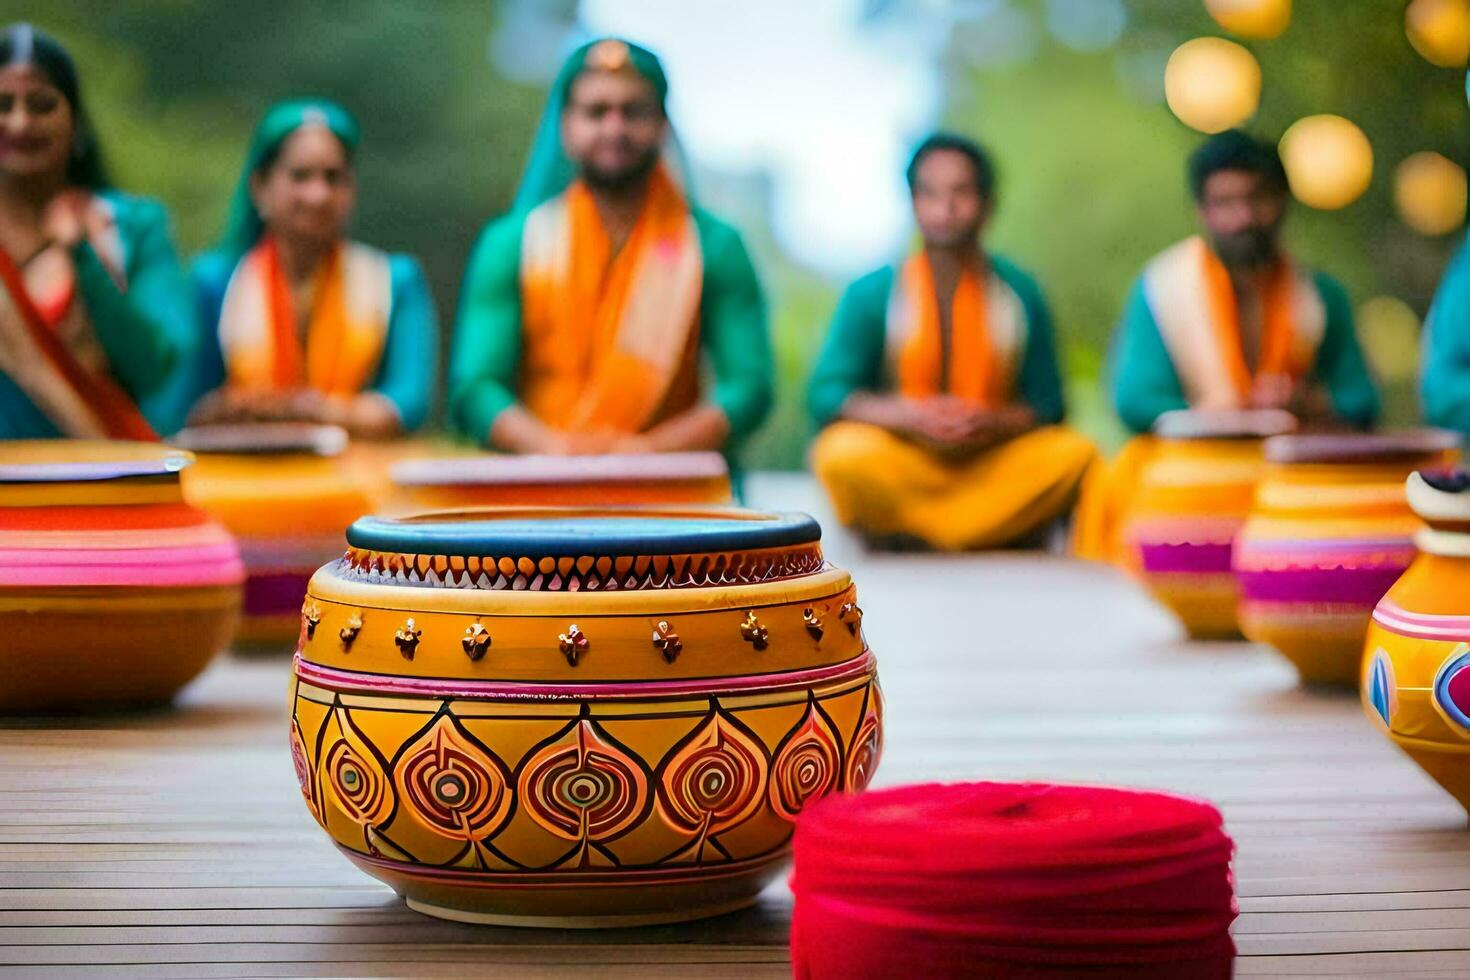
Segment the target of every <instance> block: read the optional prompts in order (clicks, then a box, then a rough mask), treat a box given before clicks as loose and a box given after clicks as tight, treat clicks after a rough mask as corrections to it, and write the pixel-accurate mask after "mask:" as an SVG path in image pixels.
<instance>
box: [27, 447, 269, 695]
mask: <svg viewBox="0 0 1470 980" xmlns="http://www.w3.org/2000/svg"><path fill="white" fill-rule="evenodd" d="M192 459H193V457H191V456H190V455H189V454H188V453H185V452H180V451H178V450H172V449H168V448H167V447H163V446H159V445H157V444H152V443H134V442H87V441H79V440H69V441H54V442H52V441H33V442H32V441H28V442H6V443H0V637H4V640H3V642H0V712H3V713H9V714H13V713H18V712H33V711H52V710H71V709H78V708H89V707H93V706H134V705H143V704H153V703H157V702H162V701H167V700H169V699H170V698H172V697H173V695H174V694H175V693H176V692H177V691H178V690H179V688H181V687H183V686H184V685H185V684H186V683H188V682H189V681H190V680H191V679H193V677H194V676H195V675H197V674H198V673H199V672H200V671H201V670H203V669H204V667H205V665H206V664H208V663H209V660H210V658H212V657H213V656H214V655H215V654H216V653H217V652H218V651H220V650H221V649H223V648H224V647H225V646H226V645H227V644H228V643H229V639H230V636H231V634H232V633H233V631H234V627H235V623H236V621H237V619H238V616H239V610H240V592H241V588H240V587H241V582H242V581H243V579H244V569H243V567H242V566H241V563H240V553H239V551H238V549H237V548H236V547H235V542H234V540H233V539H232V538H231V537H230V534H229V532H228V531H226V530H225V529H224V528H223V527H221V526H220V525H219V523H218V522H216V521H214V520H213V519H211V518H210V517H209V516H208V515H206V514H205V513H204V512H203V511H200V510H197V509H196V508H194V507H191V506H189V505H188V504H186V503H185V502H184V497H183V493H182V491H181V489H180V486H179V473H180V471H181V470H183V469H184V468H185V467H187V466H188V465H189V464H190V462H191V461H192Z"/></svg>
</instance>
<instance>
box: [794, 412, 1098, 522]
mask: <svg viewBox="0 0 1470 980" xmlns="http://www.w3.org/2000/svg"><path fill="white" fill-rule="evenodd" d="M1096 457H1097V450H1096V448H1095V447H1094V446H1093V444H1092V442H1091V441H1090V440H1089V439H1087V437H1086V436H1083V435H1081V434H1080V433H1078V432H1074V431H1073V430H1071V429H1068V428H1065V427H1063V426H1047V427H1045V428H1041V429H1036V430H1034V431H1032V432H1028V433H1026V434H1024V435H1021V436H1017V437H1016V438H1014V439H1012V440H1010V441H1008V442H1006V443H1003V444H1002V445H999V446H997V447H995V448H994V449H990V450H988V451H986V452H984V453H982V454H980V455H979V456H975V457H972V458H970V459H964V460H959V461H957V462H949V461H946V460H943V459H940V458H939V457H937V456H935V455H934V454H933V453H931V452H928V451H927V450H925V449H923V448H921V447H919V446H916V445H914V444H913V443H911V442H908V441H906V440H904V439H902V438H900V437H898V436H896V435H894V434H893V433H891V432H889V431H887V430H886V429H882V428H879V427H878V426H874V425H867V424H864V423H861V422H849V421H840V422H834V423H832V424H831V425H829V426H827V428H825V429H823V430H822V433H821V434H820V435H819V436H818V437H817V439H816V441H815V442H813V443H812V449H811V465H812V470H813V472H815V473H816V475H817V479H818V480H820V481H821V483H822V486H823V487H825V488H826V490H827V494H828V496H829V497H830V498H831V500H832V506H833V509H834V510H836V512H837V518H838V520H839V521H840V522H841V523H843V524H845V525H848V526H851V527H858V528H861V529H862V530H864V531H867V532H869V533H870V534H877V535H887V534H907V535H913V536H915V537H918V538H921V539H922V540H924V541H925V542H927V543H928V544H930V545H932V546H933V547H935V548H939V549H942V550H945V551H962V550H969V549H979V548H993V547H998V546H1003V545H1006V544H1010V543H1013V542H1015V541H1017V540H1019V539H1021V538H1023V537H1025V536H1026V535H1028V534H1030V533H1032V532H1033V531H1036V530H1038V529H1040V528H1042V527H1044V526H1045V525H1046V524H1047V523H1049V522H1050V521H1052V520H1054V519H1056V518H1057V517H1060V516H1061V515H1062V514H1064V513H1065V512H1066V510H1067V508H1068V507H1070V506H1071V504H1072V501H1073V499H1074V498H1075V497H1076V494H1077V488H1078V485H1079V484H1080V483H1081V481H1082V477H1083V475H1084V474H1085V473H1086V472H1087V470H1088V468H1089V467H1090V466H1091V465H1092V464H1093V462H1094V460H1095V459H1096Z"/></svg>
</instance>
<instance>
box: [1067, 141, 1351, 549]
mask: <svg viewBox="0 0 1470 980" xmlns="http://www.w3.org/2000/svg"><path fill="white" fill-rule="evenodd" d="M1189 184H1190V190H1191V192H1192V193H1193V195H1194V200H1195V203H1196V205H1197V207H1198V211H1199V216H1200V220H1201V222H1202V223H1203V225H1204V229H1205V234H1204V236H1203V237H1201V236H1198V235H1196V236H1193V237H1190V238H1186V239H1185V240H1184V241H1182V242H1179V243H1177V244H1175V245H1172V246H1170V247H1169V248H1167V249H1165V250H1164V251H1163V252H1162V253H1160V254H1159V255H1157V256H1156V257H1154V258H1153V259H1152V260H1151V261H1150V262H1149V263H1148V265H1147V266H1145V267H1144V270H1143V275H1141V276H1140V277H1139V279H1138V281H1137V283H1135V284H1134V286H1133V290H1132V292H1131V293H1130V294H1129V297H1128V302H1127V306H1126V308H1125V309H1124V311H1123V321H1122V323H1121V324H1120V325H1119V327H1118V330H1117V334H1116V336H1115V339H1114V348H1113V358H1112V373H1113V397H1114V402H1115V404H1116V406H1117V409H1118V415H1119V416H1120V417H1121V418H1122V420H1123V423H1124V425H1126V426H1127V427H1128V428H1129V429H1130V430H1132V431H1133V432H1135V433H1146V432H1148V431H1149V430H1150V429H1151V428H1152V427H1153V424H1154V421H1155V420H1156V419H1157V418H1158V417H1159V416H1160V415H1161V414H1163V413H1164V412H1168V411H1171V410H1175V409H1184V408H1192V409H1202V410H1231V409H1248V408H1277V409H1286V410H1287V411H1290V412H1292V413H1293V414H1294V415H1296V416H1297V418H1298V419H1299V420H1300V421H1301V423H1302V425H1303V426H1304V427H1307V428H1342V427H1349V428H1360V429H1361V428H1367V427H1369V426H1371V425H1372V424H1373V422H1374V420H1375V419H1376V418H1377V416H1378V392H1377V389H1376V388H1375V387H1374V384H1373V380H1372V378H1371V377H1370V376H1369V374H1368V367H1367V364H1366V363H1365V361H1364V359H1363V353H1362V350H1361V349H1360V348H1359V346H1358V339H1357V334H1356V333H1355V332H1354V330H1353V311H1352V306H1351V305H1350V304H1349V302H1348V298H1347V293H1346V292H1344V291H1343V288H1342V286H1341V285H1339V284H1338V282H1337V281H1336V280H1335V279H1333V278H1331V277H1330V276H1328V275H1326V274H1325V273H1321V272H1316V271H1313V270H1311V269H1307V268H1304V267H1303V266H1301V265H1300V264H1298V263H1297V262H1296V261H1295V260H1294V259H1293V258H1292V257H1291V255H1290V254H1288V253H1287V252H1286V250H1285V249H1284V248H1283V247H1282V245H1281V225H1282V221H1283V219H1284V218H1285V216H1286V206H1287V186H1286V172H1285V170H1284V169H1283V168H1282V165H1281V158H1280V156H1278V155H1277V152H1276V148H1275V147H1274V146H1272V145H1271V144H1269V143H1264V142H1261V141H1260V140H1256V139H1254V138H1252V137H1250V136H1248V135H1246V134H1245V133H1242V132H1240V131H1238V130H1230V131H1227V132H1224V133H1219V134H1217V135H1215V136H1211V137H1210V138H1209V139H1207V140H1205V142H1204V143H1203V144H1201V145H1200V147H1199V148H1198V149H1197V150H1195V151H1194V153H1193V154H1192V155H1191V156H1190V158H1189ZM1151 445H1152V443H1151V441H1150V440H1149V439H1146V438H1145V439H1134V440H1132V441H1130V442H1129V443H1128V444H1127V445H1126V446H1125V447H1124V448H1123V451H1122V452H1121V453H1120V454H1119V455H1118V458H1117V459H1115V460H1114V461H1113V462H1112V463H1110V464H1109V465H1108V466H1106V467H1099V468H1098V469H1097V470H1096V471H1095V472H1094V473H1093V474H1092V475H1091V476H1090V477H1089V478H1088V482H1087V486H1086V487H1085V488H1084V493H1083V499H1082V502H1081V505H1080V506H1079V508H1078V519H1077V525H1076V529H1075V530H1076V539H1075V546H1076V551H1077V553H1078V554H1079V555H1081V556H1082V557H1086V558H1095V559H1099V560H1120V559H1121V542H1120V541H1119V532H1120V530H1121V522H1122V519H1123V517H1124V515H1125V513H1126V511H1127V507H1128V500H1129V498H1130V497H1131V495H1132V491H1133V487H1134V485H1135V484H1136V480H1137V476H1138V472H1139V470H1140V469H1141V467H1142V465H1143V463H1144V461H1145V460H1146V458H1147V455H1148V453H1149V450H1150V447H1151Z"/></svg>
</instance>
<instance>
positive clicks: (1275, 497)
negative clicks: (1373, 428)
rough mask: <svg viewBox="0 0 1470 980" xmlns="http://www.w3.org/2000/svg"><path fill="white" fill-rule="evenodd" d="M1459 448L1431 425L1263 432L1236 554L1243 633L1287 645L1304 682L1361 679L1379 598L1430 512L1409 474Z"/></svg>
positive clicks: (1443, 464)
mask: <svg viewBox="0 0 1470 980" xmlns="http://www.w3.org/2000/svg"><path fill="white" fill-rule="evenodd" d="M1458 447H1459V437H1458V436H1457V435H1455V434H1454V433H1451V432H1443V431H1436V430H1424V431H1417V432H1404V433H1389V434H1383V435H1311V436H1308V435H1300V436H1277V437H1276V438H1274V439H1269V440H1267V441H1266V449H1265V452H1266V472H1265V475H1264V476H1263V477H1262V478H1261V482H1260V485H1259V486H1258V487H1257V488H1256V496H1255V505H1254V508H1253V509H1252V511H1251V516H1250V518H1249V519H1248V520H1247V521H1246V523H1245V526H1244V527H1243V528H1242V529H1241V532H1240V535H1239V536H1238V537H1237V538H1236V542H1235V550H1234V558H1233V561H1234V566H1235V575H1236V579H1237V581H1238V582H1239V585H1240V607H1239V608H1240V625H1241V631H1242V632H1243V633H1245V635H1246V637H1247V638H1248V639H1251V640H1255V641H1256V642H1259V643H1265V644H1268V645H1270V646H1273V647H1275V648H1276V649H1277V650H1280V651H1281V653H1282V654H1283V655H1284V656H1285V657H1286V658H1287V659H1288V660H1290V661H1291V662H1292V664H1293V665H1294V666H1295V667H1296V669H1297V671H1298V673H1299V674H1300V675H1301V678H1302V680H1303V681H1304V682H1306V683H1310V684H1337V685H1342V686H1349V687H1350V686H1353V685H1355V684H1357V682H1358V675H1359V673H1360V667H1361V662H1362V653H1363V637H1364V635H1365V634H1366V633H1367V629H1368V620H1369V618H1370V616H1371V615H1372V613H1373V607H1374V606H1375V605H1377V603H1378V600H1379V599H1381V598H1383V594H1384V593H1385V592H1387V591H1388V589H1389V586H1391V585H1393V583H1394V582H1396V581H1397V580H1398V578H1399V576H1400V575H1402V574H1403V573H1404V571H1405V570H1406V569H1407V568H1408V567H1409V563H1410V562H1411V561H1413V560H1414V556H1415V554H1417V551H1416V549H1415V547H1414V534H1415V532H1416V531H1418V530H1419V529H1420V528H1421V527H1423V522H1422V521H1420V520H1419V518H1418V517H1417V516H1416V515H1415V514H1414V512H1413V511H1412V510H1410V509H1409V502H1408V500H1407V499H1406V498H1405V496H1404V481H1405V480H1406V479H1407V478H1408V476H1409V474H1410V473H1412V472H1413V471H1414V470H1417V469H1443V468H1447V467H1449V466H1452V465H1453V464H1454V462H1455V460H1456V459H1457V458H1458V456H1459V452H1458Z"/></svg>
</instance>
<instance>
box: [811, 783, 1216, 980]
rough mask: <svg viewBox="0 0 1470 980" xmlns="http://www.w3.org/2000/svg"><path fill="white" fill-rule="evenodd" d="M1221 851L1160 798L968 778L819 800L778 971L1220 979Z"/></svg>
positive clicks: (1186, 814)
mask: <svg viewBox="0 0 1470 980" xmlns="http://www.w3.org/2000/svg"><path fill="white" fill-rule="evenodd" d="M1232 849H1233V846H1232V844H1231V842H1230V838H1229V837H1227V836H1226V835H1225V833H1224V830H1223V829H1222V827H1221V819H1220V814H1219V811H1217V810H1216V809H1215V808H1214V807H1213V806H1210V805H1209V804H1208V803H1204V802H1201V801H1197V800H1188V799H1182V798H1180V797H1175V796H1168V795H1164V794H1160V793H1139V792H1131V791H1128V790H1120V789H1109V788H1101V787H1083V786H1053V785H1046V784H1037V783H968V784H956V785H925V786H907V787H899V788H896V789H891V790H883V791H877V792H870V793H865V794H861V795H858V796H846V797H831V798H828V799H825V800H823V801H821V802H820V803H818V804H816V805H814V806H812V807H810V808H809V809H808V810H807V811H806V812H804V813H803V814H802V816H801V818H800V819H799V820H798V822H797V827H796V835H795V838H794V842H793V851H794V859H795V869H794V871H793V873H792V879H791V888H792V892H793V893H794V894H795V896H796V909H795V913H794V915H793V919H792V940H791V941H792V964H793V969H794V971H795V975H796V976H797V977H799V978H813V980H824V978H827V977H869V976H871V977H879V976H892V975H895V974H900V973H901V974H905V975H909V976H914V975H919V976H1049V975H1056V974H1055V971H1056V970H1058V969H1065V968H1075V967H1089V968H1093V969H1091V970H1089V972H1088V975H1089V976H1108V975H1117V976H1149V975H1158V976H1171V977H1228V976H1229V975H1230V969H1231V968H1230V963H1231V959H1232V957H1233V955H1234V945H1233V944H1232V943H1231V940H1230V935H1229V931H1228V930H1229V926H1230V923H1231V922H1232V921H1233V920H1234V918H1235V915H1236V905H1235V895H1234V883H1233V880H1232V879H1231V876H1230V867H1229V862H1230V856H1231V853H1232ZM1099 967H1101V968H1104V970H1105V971H1106V972H1103V973H1097V972H1095V971H1096V968H1099ZM1115 971H1116V972H1115ZM1155 971H1158V972H1155Z"/></svg>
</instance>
